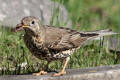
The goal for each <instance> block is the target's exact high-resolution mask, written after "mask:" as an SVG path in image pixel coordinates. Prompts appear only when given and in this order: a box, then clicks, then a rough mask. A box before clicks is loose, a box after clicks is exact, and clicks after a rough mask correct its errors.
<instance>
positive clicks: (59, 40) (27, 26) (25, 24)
mask: <svg viewBox="0 0 120 80" xmlns="http://www.w3.org/2000/svg"><path fill="white" fill-rule="evenodd" d="M19 30H25V35H24V42H25V44H26V46H27V48H28V49H29V50H30V52H31V53H32V54H33V55H35V56H36V57H37V58H39V59H43V60H47V61H48V62H51V61H54V60H63V61H64V66H63V68H62V70H61V71H60V72H59V73H55V74H54V75H53V76H60V75H63V74H66V72H65V68H66V66H67V63H68V61H69V59H70V56H71V55H72V54H73V53H74V52H75V51H76V50H77V49H79V48H80V47H81V45H83V44H84V43H85V42H86V41H88V40H91V39H94V38H96V37H100V36H105V35H112V34H116V33H115V32H112V31H111V30H109V29H106V30H100V31H93V32H78V31H76V30H72V29H69V28H63V27H54V26H48V25H42V24H41V23H40V20H39V19H38V18H36V17H33V16H28V17H24V18H23V19H22V20H21V23H20V24H18V25H17V27H16V28H15V31H16V32H17V31H19ZM46 73H47V72H45V71H44V70H42V71H40V72H39V73H35V74H34V75H42V74H46Z"/></svg>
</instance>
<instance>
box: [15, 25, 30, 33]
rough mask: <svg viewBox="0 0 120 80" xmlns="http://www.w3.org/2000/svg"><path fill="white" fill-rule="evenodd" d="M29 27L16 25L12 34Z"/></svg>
mask: <svg viewBox="0 0 120 80" xmlns="http://www.w3.org/2000/svg"><path fill="white" fill-rule="evenodd" d="M27 27H29V26H26V25H23V24H22V23H20V24H17V26H16V28H15V29H14V32H18V31H20V30H23V28H27Z"/></svg>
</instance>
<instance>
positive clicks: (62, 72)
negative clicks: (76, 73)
mask: <svg viewBox="0 0 120 80" xmlns="http://www.w3.org/2000/svg"><path fill="white" fill-rule="evenodd" d="M64 74H66V72H65V71H61V72H59V73H55V74H53V75H52V76H53V77H56V76H62V75H64Z"/></svg>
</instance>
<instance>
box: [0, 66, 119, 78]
mask: <svg viewBox="0 0 120 80" xmlns="http://www.w3.org/2000/svg"><path fill="white" fill-rule="evenodd" d="M53 73H54V72H50V73H48V74H47V75H41V76H32V75H31V74H28V75H27V74H26V75H3V76H0V80H120V65H114V66H101V67H93V68H81V69H67V74H66V75H63V76H59V77H52V76H51V75H52V74H53Z"/></svg>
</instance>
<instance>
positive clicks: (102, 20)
mask: <svg viewBox="0 0 120 80" xmlns="http://www.w3.org/2000/svg"><path fill="white" fill-rule="evenodd" d="M54 1H57V2H59V3H61V4H63V5H65V6H66V8H67V10H68V12H69V17H70V18H71V20H72V22H73V27H72V28H73V29H77V30H78V31H80V30H82V31H88V30H89V31H90V30H96V29H105V28H112V29H113V30H114V31H116V32H120V31H119V29H120V28H119V26H120V6H119V3H120V1H119V2H117V0H106V1H105V0H100V1H96V0H54ZM56 15H57V16H56ZM59 16H60V14H59V9H58V11H57V13H56V12H55V13H54V14H53V17H52V19H51V22H50V23H51V25H57V26H61V25H62V24H60V23H59V22H57V23H56V24H53V22H54V20H58V19H59ZM63 24H64V23H63ZM23 34H24V32H18V33H14V32H12V31H11V29H6V28H3V27H0V74H25V73H27V74H28V73H31V72H36V71H39V70H40V68H42V67H44V64H45V63H46V62H45V61H42V60H39V59H36V58H35V57H33V56H32V55H31V53H30V52H29V51H28V49H27V48H26V46H25V44H24V42H23ZM115 37H119V36H115ZM106 38H109V37H106ZM106 43H107V41H106ZM117 60H118V59H117V54H116V53H115V52H114V53H112V52H110V51H109V50H108V48H107V45H105V46H100V41H93V44H88V45H84V46H82V47H81V48H80V49H79V50H78V51H77V52H76V53H75V54H74V55H73V56H71V59H70V62H69V64H68V68H84V67H95V66H102V65H114V64H119V63H120V61H119V60H118V61H117ZM22 64H26V66H24V67H21V65H22ZM49 68H50V69H52V70H56V69H61V68H62V65H61V63H60V61H56V62H52V63H51V64H50V65H49Z"/></svg>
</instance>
